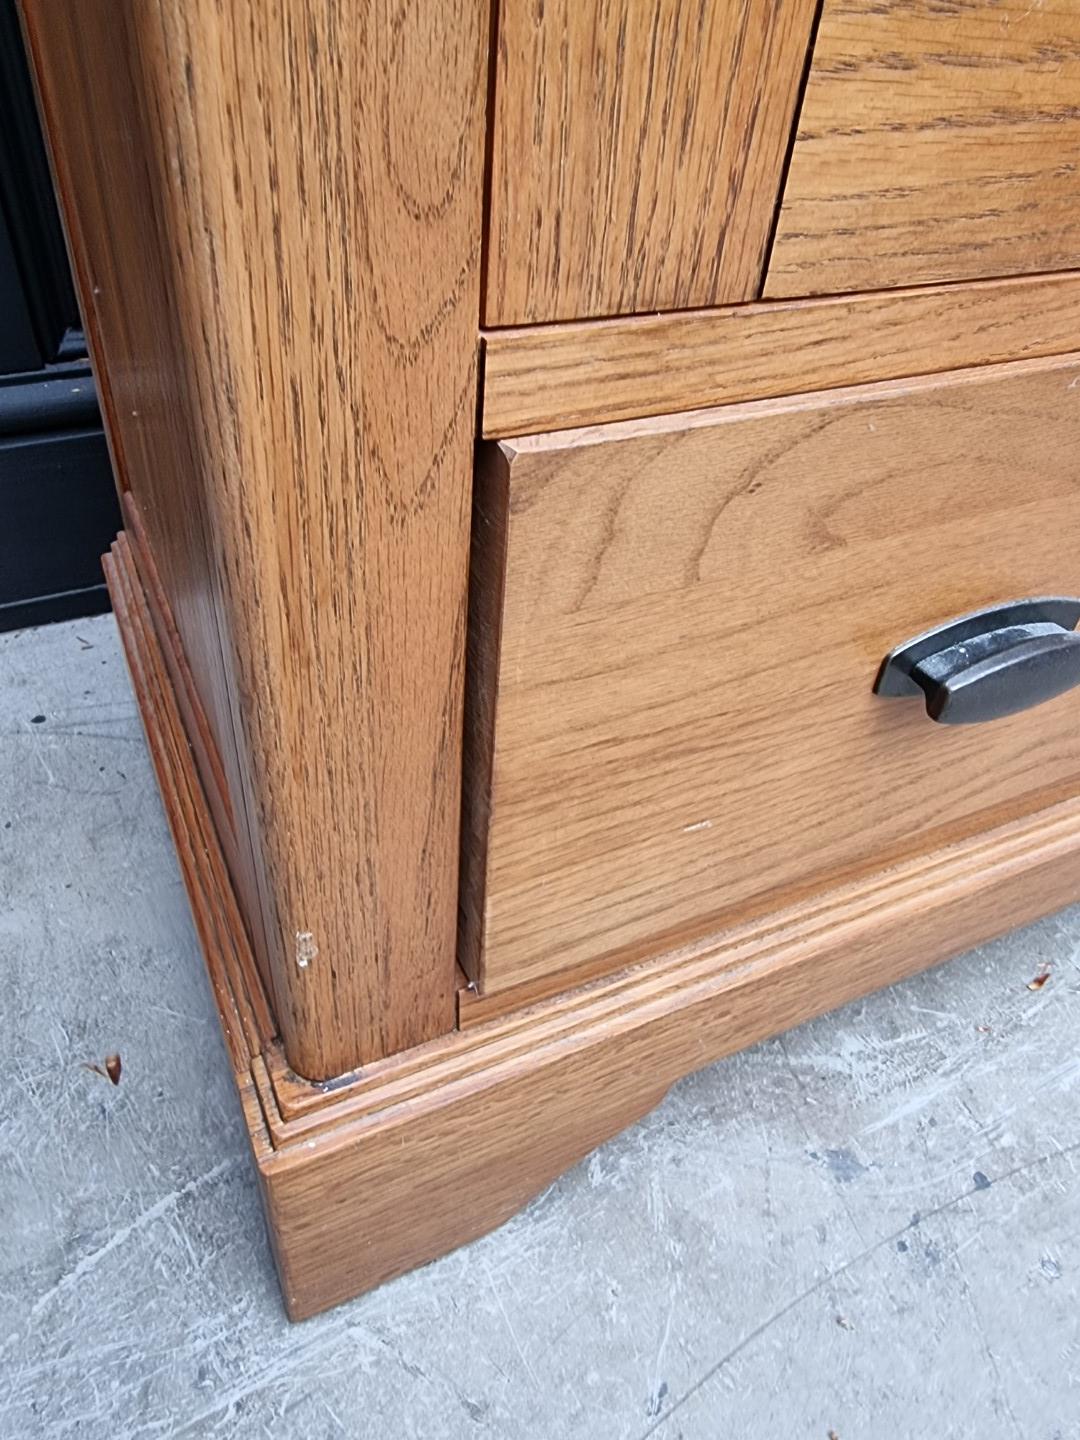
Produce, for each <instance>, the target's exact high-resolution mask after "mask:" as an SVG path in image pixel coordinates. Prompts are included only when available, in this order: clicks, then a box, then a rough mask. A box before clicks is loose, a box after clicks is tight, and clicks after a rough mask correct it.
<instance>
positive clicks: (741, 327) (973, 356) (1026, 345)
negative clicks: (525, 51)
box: [483, 274, 1080, 437]
mask: <svg viewBox="0 0 1080 1440" xmlns="http://www.w3.org/2000/svg"><path fill="white" fill-rule="evenodd" d="M1078 339H1080V275H1075V274H1070V275H1051V276H1039V277H1036V278H1033V279H1029V278H1026V277H1025V278H1023V279H1013V280H984V281H980V282H978V283H976V284H963V285H927V286H924V287H922V288H920V289H914V290H884V291H878V292H876V293H874V294H870V295H843V296H830V297H829V298H828V299H818V300H789V301H786V302H785V301H766V302H764V303H762V304H759V305H733V306H730V307H728V308H726V309H719V310H691V311H684V312H682V313H680V314H677V315H636V316H632V317H628V318H626V319H622V320H589V321H582V322H577V323H569V324H565V325H532V326H523V327H522V328H520V329H512V330H489V331H488V332H487V333H486V335H485V336H484V395H483V433H484V434H485V435H487V436H491V437H496V436H513V435H527V434H531V433H535V432H539V431H544V430H564V429H571V428H573V427H575V426H578V425H603V424H608V423H610V422H611V421H614V420H632V419H635V418H638V417H641V416H648V415H663V414H666V413H669V412H671V411H676V410H700V409H704V408H705V407H707V406H710V405H726V404H729V403H730V402H732V401H738V400H761V399H766V398H768V397H770V396H781V395H797V394H799V393H800V392H802V391H805V390H829V389H839V388H840V387H841V386H844V385H858V384H862V383H864V382H866V381H871V380H899V379H902V378H904V377H905V376H911V375H928V374H932V373H934V372H936V371H941V370H951V369H953V368H955V369H963V368H965V367H968V366H975V365H991V364H995V363H1001V362H1002V361H1006V360H1026V359H1029V358H1034V357H1036V356H1040V355H1061V354H1064V353H1066V352H1067V351H1070V350H1072V349H1073V348H1074V347H1075V346H1076V343H1077V340H1078Z"/></svg>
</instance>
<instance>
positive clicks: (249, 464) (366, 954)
mask: <svg viewBox="0 0 1080 1440" xmlns="http://www.w3.org/2000/svg"><path fill="white" fill-rule="evenodd" d="M486 8H487V7H486V6H481V5H476V4H473V3H469V0H452V3H446V0H438V3H437V0H411V3H404V4H400V5H391V4H389V3H378V0H365V3H343V0H229V3H221V0H184V3H180V0H153V3H152V0H124V3H119V0H78V3H75V0H64V3H60V0H25V5H24V11H25V15H26V21H27V28H28V32H29V35H30V38H31V41H32V48H33V51H34V54H35V58H36V66H37V71H38V78H39V84H40V87H41V89H42V92H43V98H44V109H45V113H46V118H47V122H48V128H49V131H50V138H51V140H52V144H53V148H54V152H55V154H56V157H57V165H58V170H59V173H60V178H61V183H62V189H63V192H64V200H65V209H66V212H67V216H68V223H69V228H70V234H71V239H72V243H73V248H74V249H75V251H76V259H77V263H78V271H79V274H80V277H81V280H82V292H83V301H84V304H85V305H86V306H87V309H88V310H90V311H91V312H92V314H93V319H92V329H93V331H94V333H95V358H96V361H97V366H98V370H99V373H101V374H102V375H103V377H104V378H105V380H106V383H107V387H108V390H109V392H110V395H111V405H110V410H111V422H110V428H111V431H112V434H113V440H114V443H115V445H116V448H117V454H118V457H119V461H120V466H121V470H122V473H123V475H124V477H125V483H126V484H128V485H130V487H131V489H132V491H133V492H134V493H135V496H136V497H137V499H138V501H139V503H140V505H141V507H142V509H143V512H144V514H145V522H146V530H147V534H148V536H149V539H150V543H151V545H152V546H153V549H154V553H155V556H156V559H157V562H158V566H159V570H160V573H161V575H162V577H163V584H164V586H165V588H166V592H167V596H168V600H169V602H170V604H171V606H172V608H173V610H174V612H175V618H176V624H177V628H178V631H179V633H180V634H181V636H182V638H183V641H184V644H185V648H186V650H187V652H188V660H189V662H190V665H191V670H192V674H193V677H194V679H195V682H196V685H197V687H198V689H199V691H200V697H201V699H202V701H203V704H204V706H205V707H206V710H207V713H208V716H209V717H210V721H211V724H212V728H213V730H214V734H215V738H216V740H217V743H218V746H219V748H220V749H221V751H222V752H223V755H224V754H226V753H227V752H228V751H229V750H230V747H233V748H234V749H235V754H236V761H235V766H234V774H233V780H234V783H235V786H236V789H237V790H238V791H239V792H241V793H243V794H246V796H247V801H248V810H249V813H250V817H251V850H252V852H253V854H254V862H255V868H256V869H257V870H258V871H260V872H261V874H262V876H263V884H262V899H261V908H262V911H263V920H264V923H265V929H266V939H267V943H266V959H267V963H268V968H269V970H270V972H271V974H272V977H273V982H274V986H273V988H274V994H275V999H276V1003H277V1008H278V1012H279V1016H278V1018H279V1021H280V1023H281V1026H282V1030H283V1035H284V1038H285V1043H286V1048H287V1051H288V1055H289V1059H290V1062H291V1064H292V1065H293V1066H294V1067H295V1068H296V1069H297V1070H299V1071H301V1072H302V1073H305V1074H308V1075H311V1076H315V1077H320V1076H327V1075H331V1074H334V1073H338V1072H341V1071H345V1070H348V1069H350V1068H352V1067H354V1066H355V1065H357V1064H359V1063H361V1062H363V1061H366V1060H369V1059H371V1058H374V1057H376V1056H379V1055H383V1054H387V1053H391V1052H393V1051H396V1050H400V1049H403V1048H407V1047H408V1046H410V1045H414V1044H416V1043H419V1042H420V1041H422V1040H424V1039H427V1038H429V1037H430V1036H432V1035H434V1034H437V1033H440V1032H441V1031H445V1030H447V1029H449V1028H450V1027H451V1026H452V1024H453V985H454V932H455V912H456V898H457V897H456V873H457V840H458V835H457V826H458V802H459V790H460V778H459V775H460V727H461V716H460V711H461V697H462V668H463V648H464V602H465V588H466V571H467V542H468V507H469V493H470V472H471V457H472V439H473V424H474V416H475V400H476V396H475V390H476V323H477V312H478V308H479V249H480V245H479V241H480V229H481V216H480V210H481V185H482V165H483V124H484V108H483V107H484V96H485V80H486V46H487V36H486V29H487V26H486ZM73 80H75V81H77V82H78V83H75V84H73V83H72V82H73ZM219 637H220V638H219ZM215 644H216V645H217V653H216V654H215ZM232 736H235V745H234V744H233V741H232V738H231V737H232ZM235 798H236V796H235V795H234V800H235ZM249 920H250V916H249ZM253 928H255V929H257V928H258V926H257V925H256V926H254V927H253Z"/></svg>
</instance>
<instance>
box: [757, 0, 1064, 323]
mask: <svg viewBox="0 0 1080 1440" xmlns="http://www.w3.org/2000/svg"><path fill="white" fill-rule="evenodd" d="M1078 95H1080V6H1078V5H1077V4H1076V0H1035V3H1033V0H948V3H944V4H943V3H940V0H825V3H824V10H823V12H822V18H821V23H820V28H819V30H818V35H817V42H816V44H815V46H814V53H813V63H812V66H811V70H810V77H809V83H808V85H807V88H806V95H805V99H804V102H803V106H802V110H801V113H800V115H799V119H798V138H797V140H796V143H795V148H794V153H793V155H792V160H791V167H790V170H789V172H788V178H787V185H786V187H785V190H784V200H783V206H782V208H781V211H780V218H779V223H778V226H777V232H776V242H775V244H774V246H773V250H772V257H771V260H770V262H769V271H768V276H767V280H766V285H765V294H766V296H770V297H773V296H785V295H819V294H834V293H837V292H841V291H847V290H874V289H879V288H881V287H883V286H892V285H917V284H921V283H924V282H926V281H938V280H961V279H967V278H978V277H983V276H992V275H1015V274H1021V273H1023V272H1028V273H1031V272H1035V271H1042V270H1064V269H1074V268H1076V266H1077V265H1078V264H1080V239H1078V232H1077V223H1076V217H1077V214H1078V212H1080V170H1078V168H1077V164H1076V157H1077V153H1078V151H1080V107H1078V106H1077V96H1078Z"/></svg>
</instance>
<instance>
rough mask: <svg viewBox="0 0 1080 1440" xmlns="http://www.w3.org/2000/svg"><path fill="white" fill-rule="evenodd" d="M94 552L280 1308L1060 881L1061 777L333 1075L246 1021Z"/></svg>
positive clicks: (376, 1265) (246, 969)
mask: <svg viewBox="0 0 1080 1440" xmlns="http://www.w3.org/2000/svg"><path fill="white" fill-rule="evenodd" d="M106 568H107V571H108V574H109V581H110V586H111V588H112V594H113V600H114V604H115V606H116V615H117V620H118V623H119V625H120V632H121V635H122V636H123V640H124V645H125V649H126V651H127V654H128V658H129V662H130V664H131V668H132V676H133V679H134V681H135V687H136V694H137V696H138V700H139V706H140V709H141V711H142V715H143V719H144V722H145V725H146V731H147V739H148V742H149V745H150V752H151V755H152V757H153V761H154V766H155V769H156V771H157V775H158V780H159V784H160V787H161V793H162V796H163V798H164V801H165V809H166V813H167V815H168V816H169V820H170V824H171V825H172V829H173V834H174V837H175V838H176V841H177V848H178V855H179V858H180V862H181V873H182V875H183V877H184V883H185V885H186V887H187V890H188V894H189V897H190V900H191V904H192V910H193V913H194V917H195V923H196V927H197V929H198V932H199V936H200V939H201V941H202V944H203V949H204V954H205V956H206V962H207V967H208V969H209V972H210V976H211V980H212V982H213V987H214V995H215V997H216V999H217V1002H218V1007H219V1012H220V1015H221V1020H222V1025H223V1027H224V1029H225V1033H226V1037H227V1040H228V1042H229V1054H230V1059H231V1061H232V1064H233V1068H234V1075H235V1079H236V1084H237V1089H238V1091H239V1094H240V1100H241V1104H242V1107H243V1113H244V1119H245V1123H246V1126H247V1130H248V1135H249V1138H250V1141H251V1147H252V1153H253V1156H254V1160H255V1164H256V1169H257V1173H258V1176H259V1180H260V1183H261V1186H262V1190H263V1194H264V1198H265V1202H266V1204H265V1210H266V1215H267V1219H268V1222H269V1226H270V1237H271V1241H272V1244H273V1249H274V1253H275V1256H276V1257H277V1261H278V1266H279V1269H280V1272H281V1278H282V1286H283V1290H284V1295H285V1303H286V1306H287V1308H288V1310H289V1313H290V1315H291V1316H292V1317H293V1318H294V1319H302V1318H304V1317H305V1316H308V1315H313V1314H315V1313H316V1312H317V1311H319V1310H323V1309H325V1308H326V1307H327V1306H329V1305H333V1304H335V1303H337V1302H338V1301H341V1300H345V1299H348V1298H350V1297H351V1296H353V1295H355V1294H357V1293H358V1292H360V1291H362V1290H364V1289H368V1288H370V1287H371V1286H373V1285H377V1284H379V1283H380V1282H381V1281H382V1280H385V1279H389V1278H390V1277H391V1276H393V1275H397V1274H400V1273H401V1272H402V1271H403V1270H407V1269H409V1268H410V1267H412V1266H414V1265H419V1264H423V1263H424V1262H425V1261H427V1260H431V1259H434V1258H435V1257H436V1256H437V1255H440V1254H442V1253H444V1252H445V1251H446V1250H449V1249H452V1248H453V1247H454V1246H455V1245H460V1244H462V1243H463V1242H464V1241H466V1240H470V1239H472V1238H474V1237H475V1236H477V1235H480V1234H483V1232H484V1231H486V1230H489V1229H491V1228H492V1227H493V1226H495V1225H497V1224H499V1223H500V1222H501V1221H503V1220H505V1219H507V1218H508V1217H509V1216H510V1215H511V1214H512V1213H513V1212H514V1210H516V1209H517V1208H519V1207H520V1206H521V1205H523V1204H524V1203H525V1202H526V1201H527V1200H529V1199H530V1198H531V1197H532V1196H533V1195H534V1194H536V1193H537V1192H538V1191H539V1190H541V1189H542V1188H543V1187H544V1186H545V1185H547V1184H549V1183H550V1182H551V1181H552V1180H554V1179H555V1178H556V1176H557V1175H558V1174H559V1172H560V1171H561V1170H564V1169H565V1168H566V1167H567V1166H569V1165H571V1164H573V1163H574V1162H575V1161H576V1160H578V1159H580V1158H581V1157H582V1155H584V1154H585V1153H586V1152H587V1151H588V1150H589V1149H590V1148H591V1147H592V1146H594V1145H596V1144H598V1143H599V1142H600V1141H601V1140H603V1139H605V1138H607V1136H608V1135H611V1134H613V1133H614V1132H615V1131H616V1130H618V1129H619V1128H620V1127H621V1126H623V1125H626V1124H628V1123H630V1122H631V1121H632V1120H634V1119H635V1118H636V1117H637V1116H639V1115H640V1114H642V1113H643V1112H644V1111H645V1110H646V1109H647V1108H648V1107H649V1106H650V1105H652V1104H654V1103H655V1102H656V1101H657V1100H658V1099H659V1098H660V1096H661V1095H662V1094H663V1092H664V1090H665V1089H666V1088H667V1086H668V1085H669V1084H671V1082H672V1081H673V1080H675V1079H677V1078H679V1077H680V1076H681V1075H684V1074H686V1073H688V1072H689V1071H691V1070H695V1069H697V1068H698V1067H700V1066H701V1065H704V1064H708V1063H709V1062H710V1061H711V1060H714V1059H716V1058H717V1057H719V1056H721V1055H724V1054H727V1053H729V1052H731V1051H733V1050H737V1049H739V1048H741V1047H742V1046H745V1045H749V1044H752V1043H753V1042H754V1041H756V1040H759V1039H762V1038H763V1037H764V1036H766V1035H770V1034H773V1033H775V1032H776V1031H778V1030H783V1029H786V1028H787V1027H788V1026H791V1025H794V1024H797V1023H799V1022H800V1021H802V1020H805V1019H807V1018H809V1017H810V1016H812V1015H817V1014H820V1013H821V1012H822V1011H823V1010H826V1009H828V1008H829V1007H830V1006H834V1005H839V1004H842V1003H844V1002H845V1001H848V1000H851V999H853V998H855V997H856V996H859V995H863V994H865V993H866V992H867V991H869V990H872V989H875V988H876V987H878V986H880V985H883V984H886V983H888V982H889V981H892V980H897V979H900V978H901V977H902V976H904V975H907V974H910V973H912V972H913V971H915V970H919V969H922V968H924V967H925V966H927V965H930V964H933V963H934V962H935V961H937V960H939V959H941V958H942V957H943V956H945V955H947V954H951V953H954V952H955V951H958V950H961V949H965V948H967V947H969V946H971V945H975V944H978V943H980V942H982V941H985V940H988V939H990V938H991V937H992V936H993V935H996V934H999V933H1000V932H1001V931H1002V930H1004V929H1006V928H1008V927H1009V926H1010V925H1019V924H1024V923H1026V922H1027V921H1030V920H1032V919H1034V918H1035V917H1036V916H1038V915H1042V914H1045V913H1047V912H1048V911H1050V910H1054V909H1057V908H1059V907H1060V906H1061V905H1063V904H1066V903H1068V902H1069V901H1071V900H1074V899H1075V898H1076V896H1077V893H1078V881H1077V874H1078V871H1077V863H1078V859H1080V801H1078V800H1075V799H1074V800H1071V801H1069V802H1066V803H1064V804H1062V805H1059V806H1057V807H1055V808H1053V809H1051V810H1047V811H1043V812H1040V813H1039V814H1038V815H1035V816H1033V817H1030V818H1026V819H1024V820H1021V821H1017V822H1013V823H1012V824H1009V825H1006V826H1003V827H1001V828H1000V829H997V830H995V831H992V832H991V833H989V834H986V835H980V836H979V837H977V838H976V839H974V840H970V841H966V842H964V843H962V844H958V845H955V846H952V847H950V848H949V849H946V850H943V851H938V852H936V853H934V854H930V855H925V856H920V857H918V858H917V859H915V860H912V861H909V862H908V863H906V864H901V865H898V866H896V867H895V868H893V869H891V870H889V871H886V872H885V873H883V874H881V875H877V876H874V877H872V878H871V879H869V880H865V881H862V882H860V883H857V884H854V885H849V886H846V887H843V888H841V889H839V890H836V891H833V892H830V893H829V894H826V895H821V896H816V897H814V898H813V899H812V900H810V901H808V902H806V903H804V904H801V905H799V906H796V907H794V908H792V909H789V910H787V911H782V912H779V913H775V914H772V915H770V916H769V917H768V918H767V919H765V920H762V921H759V922H755V923H752V924H749V925H746V926H743V927H741V928H739V929H735V930H732V931H730V932H728V933H726V934H724V935H722V936H714V937H710V938H709V940H708V941H706V942H705V943H703V944H700V945H696V946H689V947H685V948H683V949H682V950H679V951H676V952H674V953H672V954H669V955H665V956H663V957H661V958H659V959H656V960H654V961H652V962H650V963H648V964H644V965H641V966H636V967H633V968H631V969H629V970H626V971H623V972H622V973H621V974H619V975H617V976H613V977H611V978H610V979H608V980H603V981H600V982H598V983H596V984H594V985H591V986H588V987H585V988H583V989H579V990H576V991H572V992H569V993H567V994H564V995H561V996H559V997H558V998H557V999H554V1000H552V1001H549V1002H548V1003H545V1004H541V1005H534V1006H533V1007H532V1008H531V1009H529V1010H526V1011H524V1012H521V1013H518V1014H516V1015H514V1016H512V1017H509V1018H507V1019H505V1020H502V1021H499V1022H496V1023H486V1024H479V1025H477V1026H476V1027H475V1028H473V1029H470V1030H469V1031H468V1032H467V1033H464V1034H462V1033H455V1034H451V1035H447V1036H443V1037H441V1038H440V1039H437V1040H433V1041H431V1042H430V1043H429V1044H427V1045H423V1046H419V1047H417V1048H416V1049H415V1050H412V1051H410V1052H409V1053H408V1054H405V1055H400V1056H392V1057H388V1058H386V1059H384V1060H378V1061H375V1062H374V1063H373V1064H372V1065H371V1066H369V1067H365V1069H364V1071H363V1072H362V1073H359V1074H357V1075H355V1076H353V1077H351V1078H349V1079H347V1080H345V1081H344V1082H343V1083H342V1084H341V1085H335V1086H332V1087H328V1086H323V1085H315V1084H312V1083H311V1082H305V1081H301V1080H298V1079H297V1077H296V1076H295V1075H293V1074H291V1072H289V1071H288V1070H287V1069H286V1068H284V1063H283V1058H282V1054H281V1050H280V1047H279V1046H278V1044H277V1043H276V1042H275V1041H274V1040H272V1039H271V1040H267V1039H266V1037H265V1033H264V1032H263V1031H262V1030H261V1029H260V1028H259V1024H258V1021H257V1016H256V1011H257V1009H258V999H259V997H258V989H259V981H258V977H257V975H254V970H253V966H252V964H251V961H250V954H249V955H247V957H246V958H245V954H244V946H245V944H246V937H245V935H244V930H243V927H242V926H241V925H239V924H238V923H237V921H236V918H235V917H236V906H235V901H234V899H233V896H232V895H231V893H230V890H229V881H228V876H227V874H226V871H225V867H224V864H223V863H222V857H221V852H220V849H219V848H218V845H217V838H216V836H215V834H214V830H213V826H212V824H211V818H210V814H209V811H208V809H207V806H206V804H205V800H204V798H203V796H202V791H201V786H200V784H199V780H198V777H197V775H196V773H195V769H194V765H193V761H192V753H191V750H190V748H189V746H188V745H187V744H185V737H184V734H183V730H182V714H181V710H180V708H179V707H178V706H177V705H176V703H175V700H174V697H173V696H172V695H171V692H170V678H169V677H170V670H169V667H168V665H167V664H166V663H165V660H164V657H163V655H162V653H161V646H160V641H161V636H160V633H155V627H156V620H155V619H153V618H152V615H151V611H150V608H149V607H148V606H147V605H146V604H145V603H144V599H143V597H141V596H140V585H141V582H140V577H139V573H138V571H137V570H136V568H135V566H134V564H133V563H132V560H131V553H130V550H129V548H128V547H127V545H126V543H125V542H124V541H123V540H121V541H120V542H119V543H118V544H117V545H116V546H115V547H114V551H113V554H112V555H111V556H109V557H107V562H106ZM252 977H253V978H252ZM582 1097H586V1099H587V1101H588V1103H585V1104H583V1103H582Z"/></svg>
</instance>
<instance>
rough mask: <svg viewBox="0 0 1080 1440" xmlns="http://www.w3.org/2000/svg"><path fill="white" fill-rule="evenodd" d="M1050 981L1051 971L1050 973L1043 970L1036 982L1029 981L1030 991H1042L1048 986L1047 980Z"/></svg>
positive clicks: (1037, 976)
mask: <svg viewBox="0 0 1080 1440" xmlns="http://www.w3.org/2000/svg"><path fill="white" fill-rule="evenodd" d="M1049 979H1050V971H1049V970H1043V971H1042V972H1041V973H1040V974H1038V975H1036V976H1035V978H1034V980H1029V981H1028V989H1029V990H1041V989H1042V988H1043V986H1044V985H1045V984H1046V982H1047V980H1049Z"/></svg>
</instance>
